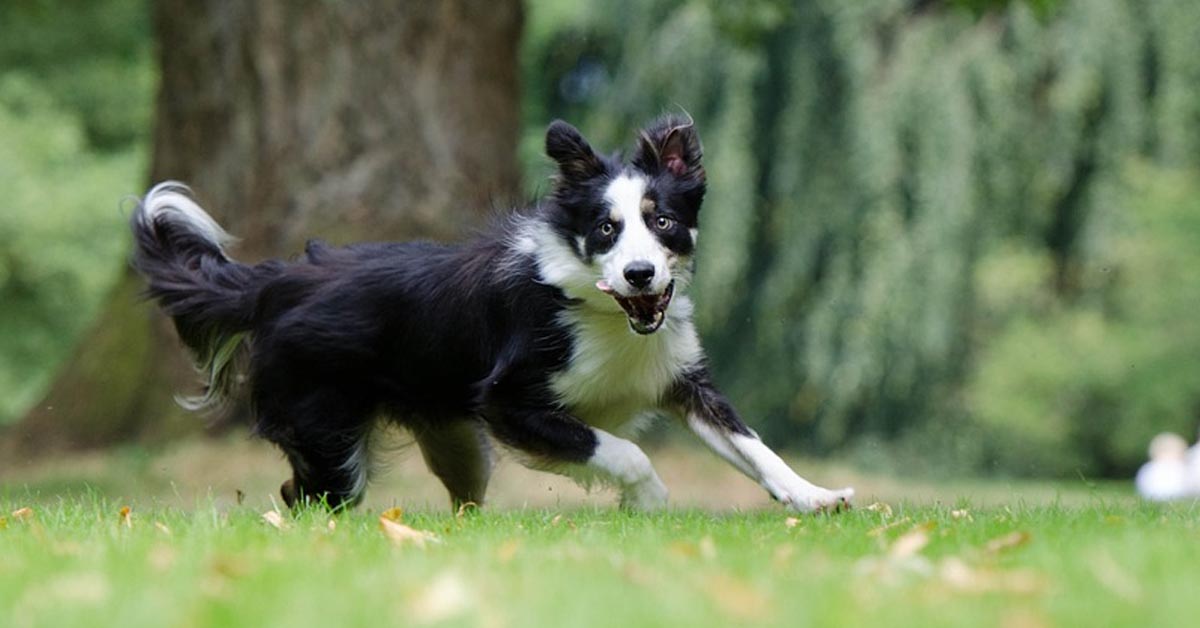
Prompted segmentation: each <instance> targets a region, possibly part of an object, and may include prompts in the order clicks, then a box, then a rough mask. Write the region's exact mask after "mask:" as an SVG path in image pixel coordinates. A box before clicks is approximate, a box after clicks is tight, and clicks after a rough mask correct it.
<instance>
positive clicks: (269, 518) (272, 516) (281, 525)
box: [262, 510, 287, 530]
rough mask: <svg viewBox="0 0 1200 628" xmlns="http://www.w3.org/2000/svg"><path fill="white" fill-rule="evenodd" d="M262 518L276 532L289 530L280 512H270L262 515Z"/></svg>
mask: <svg viewBox="0 0 1200 628" xmlns="http://www.w3.org/2000/svg"><path fill="white" fill-rule="evenodd" d="M262 518H263V521H266V522H267V523H268V524H270V525H271V527H273V528H275V529H276V530H283V529H286V528H287V522H286V521H284V520H283V514H282V513H280V512H279V511H278V510H268V511H267V512H264V513H263V514H262Z"/></svg>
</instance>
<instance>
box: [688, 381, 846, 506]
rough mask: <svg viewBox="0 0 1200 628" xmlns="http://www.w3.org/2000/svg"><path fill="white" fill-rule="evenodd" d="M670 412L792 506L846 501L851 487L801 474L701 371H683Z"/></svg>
mask: <svg viewBox="0 0 1200 628" xmlns="http://www.w3.org/2000/svg"><path fill="white" fill-rule="evenodd" d="M671 402H672V403H673V406H674V410H675V411H676V412H677V413H678V414H679V415H680V416H681V418H683V419H684V421H685V422H686V423H687V426H688V427H689V428H691V430H692V431H693V432H695V433H696V435H697V436H699V437H700V438H701V439H702V440H703V441H704V442H705V444H707V445H708V446H709V448H711V449H712V450H713V451H714V452H716V453H717V455H719V456H721V457H722V458H724V459H725V460H727V461H728V462H729V463H730V464H732V465H733V466H734V467H736V468H737V469H738V470H739V471H741V472H742V473H744V474H746V475H747V476H749V477H750V479H752V480H754V481H756V482H758V483H759V484H760V485H762V487H763V488H765V489H766V490H767V492H768V493H770V494H771V496H772V497H774V498H775V499H777V500H779V501H780V502H782V503H783V504H785V505H787V506H788V507H789V508H792V509H793V510H797V511H800V512H818V511H826V510H840V509H842V508H846V507H848V506H849V505H850V499H851V498H852V497H854V489H852V488H843V489H839V490H829V489H825V488H821V487H819V486H817V485H815V484H813V483H811V482H809V481H808V480H805V479H804V478H802V477H800V476H799V475H797V474H796V472H795V471H793V470H792V469H791V467H789V466H788V465H787V463H786V462H784V461H783V459H782V458H780V457H779V455H778V454H776V453H775V452H773V451H771V449H770V448H769V447H767V446H766V445H764V444H763V442H762V441H761V440H759V438H758V434H755V433H754V430H752V429H750V428H749V427H747V426H746V424H745V423H743V422H742V419H741V418H740V417H739V416H738V414H737V412H736V411H735V410H734V409H733V406H732V405H730V403H729V401H728V400H727V399H726V398H725V396H724V395H722V394H721V392H720V391H718V390H717V389H716V387H715V386H713V384H712V381H711V380H710V378H709V375H708V371H707V370H706V369H703V368H701V369H697V370H694V371H690V372H688V373H685V374H684V375H683V376H682V377H681V378H680V380H679V381H678V382H676V385H675V387H674V389H673V390H672V394H671Z"/></svg>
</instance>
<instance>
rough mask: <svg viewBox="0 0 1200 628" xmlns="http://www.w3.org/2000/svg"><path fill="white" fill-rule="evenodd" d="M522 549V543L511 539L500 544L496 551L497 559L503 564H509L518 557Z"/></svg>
mask: <svg viewBox="0 0 1200 628" xmlns="http://www.w3.org/2000/svg"><path fill="white" fill-rule="evenodd" d="M520 548H521V542H520V541H518V540H517V539H509V540H507V541H505V542H503V543H501V544H500V547H499V548H497V549H496V559H497V560H499V561H500V562H502V563H507V562H508V561H510V560H512V559H513V557H514V556H516V555H517V550H518V549H520Z"/></svg>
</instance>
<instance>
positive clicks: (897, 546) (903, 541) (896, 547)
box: [888, 524, 932, 560]
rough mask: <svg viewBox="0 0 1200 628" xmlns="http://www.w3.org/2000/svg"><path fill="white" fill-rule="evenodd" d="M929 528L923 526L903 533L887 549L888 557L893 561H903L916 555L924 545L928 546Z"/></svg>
mask: <svg viewBox="0 0 1200 628" xmlns="http://www.w3.org/2000/svg"><path fill="white" fill-rule="evenodd" d="M931 528H932V526H931V525H929V524H924V525H919V526H916V527H914V528H913V529H912V530H909V531H908V532H905V533H904V534H902V535H901V536H900V538H898V539H896V541H895V542H893V543H892V546H891V547H890V548H889V549H888V556H890V557H891V558H892V559H893V560H903V559H905V558H909V557H911V556H915V555H917V554H918V553H920V551H921V550H922V549H924V548H925V546H926V545H929V530H930V529H931Z"/></svg>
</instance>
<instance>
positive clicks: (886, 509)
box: [866, 502, 892, 517]
mask: <svg viewBox="0 0 1200 628" xmlns="http://www.w3.org/2000/svg"><path fill="white" fill-rule="evenodd" d="M866 509H867V510H869V511H871V512H877V513H879V514H881V515H883V516H885V517H890V516H892V507H891V506H889V505H887V504H885V503H883V502H875V503H873V504H869V505H868V506H867V508H866Z"/></svg>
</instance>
